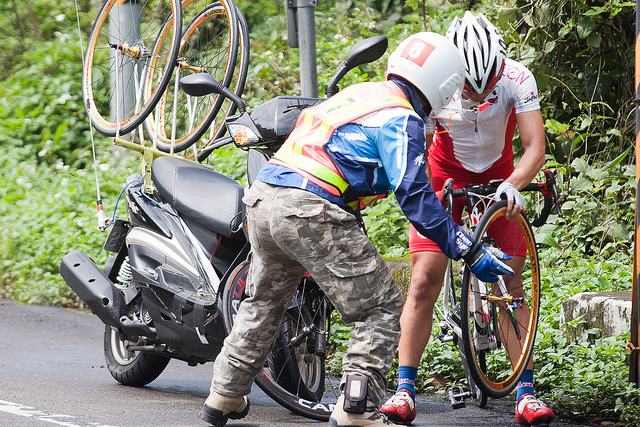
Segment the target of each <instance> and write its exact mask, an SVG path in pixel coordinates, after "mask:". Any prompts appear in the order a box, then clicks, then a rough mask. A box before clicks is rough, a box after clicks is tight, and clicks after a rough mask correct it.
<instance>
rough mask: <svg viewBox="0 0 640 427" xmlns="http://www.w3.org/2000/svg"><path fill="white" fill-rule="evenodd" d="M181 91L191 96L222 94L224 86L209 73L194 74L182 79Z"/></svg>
mask: <svg viewBox="0 0 640 427" xmlns="http://www.w3.org/2000/svg"><path fill="white" fill-rule="evenodd" d="M180 89H182V90H183V91H185V92H186V93H187V95H191V96H204V95H209V94H212V93H218V94H221V93H222V85H221V84H220V82H219V81H217V80H216V79H215V78H214V77H213V76H212V75H211V74H209V73H194V74H189V75H188V76H185V77H183V78H181V79H180Z"/></svg>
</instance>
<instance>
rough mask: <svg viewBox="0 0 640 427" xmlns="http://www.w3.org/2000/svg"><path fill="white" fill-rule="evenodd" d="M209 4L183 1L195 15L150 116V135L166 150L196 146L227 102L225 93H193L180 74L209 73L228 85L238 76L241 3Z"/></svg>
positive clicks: (189, 13)
mask: <svg viewBox="0 0 640 427" xmlns="http://www.w3.org/2000/svg"><path fill="white" fill-rule="evenodd" d="M202 3H205V5H204V6H203V4H202ZM207 3H209V2H208V1H204V2H203V1H202V0H199V1H198V0H184V1H183V2H182V8H183V12H182V13H183V15H184V16H185V21H186V18H191V20H190V22H189V23H188V24H187V25H186V27H185V30H184V32H183V34H182V37H181V40H180V48H179V54H178V56H179V61H178V62H179V64H180V65H179V66H178V67H176V70H175V72H174V75H173V76H172V77H171V81H170V83H169V85H168V86H167V89H166V90H165V92H164V93H163V94H162V96H161V98H160V101H159V102H158V105H157V108H156V109H155V111H154V112H153V113H151V114H150V115H149V116H148V117H147V119H146V120H145V130H146V132H147V135H148V136H149V138H150V139H151V140H152V141H153V142H154V143H155V144H156V146H157V148H158V149H159V150H161V151H164V152H168V153H178V152H182V151H184V150H186V149H187V148H189V147H190V146H192V145H193V144H194V143H195V142H196V141H198V140H199V139H200V138H201V137H202V136H203V135H204V134H205V132H206V131H207V129H208V128H209V126H210V125H211V123H212V122H213V120H214V119H215V117H216V115H217V114H218V112H219V111H220V108H221V107H222V104H223V102H224V97H223V96H221V95H218V94H210V95H205V96H200V97H197V98H192V97H190V96H188V95H187V94H186V93H184V92H183V91H182V90H180V89H179V87H178V88H176V84H177V82H178V81H179V80H180V76H181V75H184V73H192V72H207V73H209V74H211V75H212V76H213V77H215V78H216V80H218V81H219V82H220V83H221V84H222V85H224V86H227V87H229V86H230V85H231V82H232V78H233V76H234V71H235V68H236V61H237V56H238V46H239V38H240V35H239V31H240V30H239V22H238V18H237V7H236V6H235V4H234V3H233V2H232V1H229V0H219V1H216V2H215V3H210V4H207ZM194 11H198V12H197V13H194ZM159 41H162V40H161V39H159ZM154 49H156V47H154ZM150 70H151V75H149V76H147V79H149V80H151V81H153V78H154V76H153V70H154V68H153V67H152V68H150ZM146 95H147V92H146V91H145V96H146ZM156 127H157V129H158V132H157V135H156Z"/></svg>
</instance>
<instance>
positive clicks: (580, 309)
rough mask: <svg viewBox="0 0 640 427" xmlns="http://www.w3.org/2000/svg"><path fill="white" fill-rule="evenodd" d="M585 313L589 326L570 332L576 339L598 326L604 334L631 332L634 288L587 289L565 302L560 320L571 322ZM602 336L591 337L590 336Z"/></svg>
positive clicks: (602, 334)
mask: <svg viewBox="0 0 640 427" xmlns="http://www.w3.org/2000/svg"><path fill="white" fill-rule="evenodd" d="M580 316H583V317H584V319H585V320H586V321H587V323H586V325H580V326H579V327H578V329H577V330H575V331H568V333H570V334H571V335H572V337H573V338H575V337H576V336H580V335H581V334H582V332H584V330H585V329H592V328H598V329H599V330H600V337H609V336H613V335H619V334H621V333H624V332H628V331H629V327H630V324H631V323H630V322H631V291H615V292H583V293H579V294H576V295H574V296H572V297H571V298H569V299H568V300H566V301H564V302H563V303H562V309H561V311H560V322H562V323H565V322H570V321H572V320H574V319H577V318H578V317H580ZM594 338H599V337H594V336H590V339H594Z"/></svg>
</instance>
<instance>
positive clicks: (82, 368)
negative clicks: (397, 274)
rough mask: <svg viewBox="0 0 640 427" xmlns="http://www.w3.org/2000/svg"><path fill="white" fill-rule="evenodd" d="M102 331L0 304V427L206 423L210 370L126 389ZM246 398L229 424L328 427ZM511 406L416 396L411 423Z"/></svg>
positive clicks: (86, 321) (67, 317)
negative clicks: (454, 403) (241, 412)
mask: <svg viewBox="0 0 640 427" xmlns="http://www.w3.org/2000/svg"><path fill="white" fill-rule="evenodd" d="M103 332H104V326H103V325H102V323H101V322H100V320H99V319H98V318H97V317H96V316H94V315H91V314H85V313H79V312H77V311H72V310H66V309H62V308H59V307H48V306H33V305H25V304H19V303H16V302H14V301H9V300H4V299H0V426H12V427H13V426H17V427H20V426H37V427H40V426H43V427H46V426H51V425H61V426H66V427H107V426H111V427H128V426H131V427H134V426H135V427H146V426H154V427H158V426H159V427H182V426H196V427H197V426H200V427H204V426H206V425H208V424H207V423H204V422H203V421H201V420H200V419H199V418H198V417H197V414H198V412H199V410H200V408H201V407H202V404H203V402H204V399H205V398H206V396H207V394H208V390H209V382H210V380H211V364H207V365H200V366H197V367H190V366H188V365H187V364H186V363H184V362H181V361H172V362H171V363H170V364H169V366H168V367H167V369H166V370H165V371H164V372H163V373H162V375H160V377H159V378H158V379H156V380H155V381H153V382H152V383H151V384H149V385H148V386H146V387H140V388H134V387H126V386H123V385H120V384H119V383H117V382H116V381H115V380H114V379H113V378H112V377H111V375H110V374H109V371H108V370H107V368H106V366H105V362H104V356H103V350H102V348H103V347H102V346H103V344H102V337H103ZM250 399H251V402H252V409H251V411H250V413H249V415H248V416H247V417H246V418H245V419H243V420H239V421H230V422H229V423H228V424H227V425H228V426H231V427H253V426H306V425H311V426H323V425H326V424H324V423H320V422H316V421H313V420H308V419H305V418H303V417H300V416H296V415H294V414H292V413H291V412H289V411H288V410H286V409H284V408H282V407H281V406H279V405H278V404H276V403H275V402H273V401H272V400H271V399H269V398H268V397H267V396H266V395H265V394H264V393H262V391H261V390H260V389H258V387H255V386H254V390H253V391H252V393H251V395H250ZM513 405H514V403H513V400H512V399H501V400H490V401H489V403H488V405H487V407H486V408H484V409H479V408H476V407H474V406H473V404H469V405H468V406H467V407H466V408H463V409H458V410H456V411H453V410H452V409H451V406H450V404H449V401H448V400H445V399H444V397H442V396H440V395H419V397H418V401H417V407H418V418H417V419H416V421H414V423H413V425H414V426H518V424H517V423H516V422H515V419H514V416H513ZM554 425H556V426H564V427H569V426H576V425H577V424H565V423H556V424H554ZM585 425H586V424H585ZM591 425H594V424H591Z"/></svg>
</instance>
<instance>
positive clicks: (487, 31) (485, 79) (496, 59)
mask: <svg viewBox="0 0 640 427" xmlns="http://www.w3.org/2000/svg"><path fill="white" fill-rule="evenodd" d="M447 38H449V39H450V40H451V41H453V43H454V44H455V45H456V46H457V47H458V49H460V52H462V56H463V57H464V65H465V80H466V81H465V85H466V88H465V89H467V90H470V91H474V92H476V93H483V92H484V91H486V90H487V89H489V88H491V87H493V85H495V84H496V82H497V81H498V79H500V76H502V70H503V69H504V60H505V58H506V57H507V51H506V45H505V43H504V40H503V39H502V36H501V35H500V32H499V31H498V29H497V28H496V27H495V25H493V24H492V23H491V22H489V21H488V20H487V18H485V16H484V15H483V14H481V13H479V14H478V15H477V16H473V14H472V13H471V12H469V11H466V12H465V14H464V16H463V18H462V19H460V18H458V17H456V18H455V19H454V20H453V22H452V23H451V25H450V26H449V29H448V30H447Z"/></svg>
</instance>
